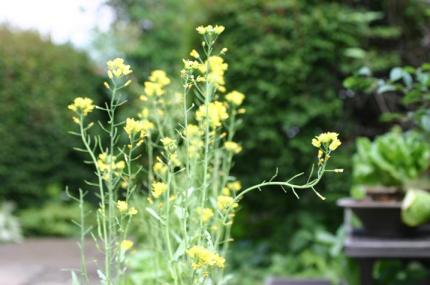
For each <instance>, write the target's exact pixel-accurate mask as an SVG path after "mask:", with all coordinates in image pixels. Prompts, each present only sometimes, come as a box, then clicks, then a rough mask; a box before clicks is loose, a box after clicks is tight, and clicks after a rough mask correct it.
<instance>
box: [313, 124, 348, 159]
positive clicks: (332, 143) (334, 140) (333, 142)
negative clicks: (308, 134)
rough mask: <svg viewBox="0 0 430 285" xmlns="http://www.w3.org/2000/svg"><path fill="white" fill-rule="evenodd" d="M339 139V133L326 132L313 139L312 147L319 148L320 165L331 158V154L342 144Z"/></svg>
mask: <svg viewBox="0 0 430 285" xmlns="http://www.w3.org/2000/svg"><path fill="white" fill-rule="evenodd" d="M338 137H339V134H338V133H334V132H326V133H322V134H320V135H318V136H316V137H315V138H313V139H312V145H313V146H314V147H316V148H318V159H319V163H320V164H321V163H324V162H325V161H327V160H328V159H329V158H330V154H329V152H331V151H335V150H336V149H337V148H338V147H339V146H340V145H341V144H342V143H341V141H340V140H339V138H338Z"/></svg>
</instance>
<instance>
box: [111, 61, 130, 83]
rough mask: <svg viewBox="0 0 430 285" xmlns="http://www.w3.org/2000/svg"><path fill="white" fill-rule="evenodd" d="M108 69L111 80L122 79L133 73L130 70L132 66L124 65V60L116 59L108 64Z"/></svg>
mask: <svg viewBox="0 0 430 285" xmlns="http://www.w3.org/2000/svg"><path fill="white" fill-rule="evenodd" d="M107 68H108V76H109V78H111V79H112V78H114V77H115V78H120V77H122V76H126V75H129V74H130V73H132V72H133V71H132V70H131V68H130V65H127V64H125V63H124V59H122V58H115V59H113V60H109V61H108V62H107Z"/></svg>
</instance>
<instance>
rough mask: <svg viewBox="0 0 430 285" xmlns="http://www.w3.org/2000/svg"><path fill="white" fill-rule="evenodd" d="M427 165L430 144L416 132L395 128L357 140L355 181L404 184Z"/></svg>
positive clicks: (392, 184)
mask: <svg viewBox="0 0 430 285" xmlns="http://www.w3.org/2000/svg"><path fill="white" fill-rule="evenodd" d="M429 165H430V145H429V144H428V143H427V142H426V140H425V138H424V137H423V136H422V135H421V134H419V133H417V132H415V131H410V132H406V133H403V132H402V131H401V130H399V129H394V130H392V131H391V132H389V133H386V134H384V135H381V136H378V137H377V138H376V139H375V140H374V141H373V142H371V141H370V140H369V139H368V138H359V139H358V140H357V152H356V154H355V155H354V157H353V166H354V167H353V177H354V183H355V184H360V185H383V186H404V185H405V184H407V183H409V182H411V181H413V180H415V179H417V178H419V177H420V176H422V175H423V174H424V173H425V171H426V170H427V169H428V167H429Z"/></svg>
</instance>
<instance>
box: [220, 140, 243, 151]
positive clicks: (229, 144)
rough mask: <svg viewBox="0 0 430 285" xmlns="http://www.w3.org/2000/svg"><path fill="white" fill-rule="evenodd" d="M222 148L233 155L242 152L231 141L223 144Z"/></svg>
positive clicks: (240, 148) (236, 144)
mask: <svg viewBox="0 0 430 285" xmlns="http://www.w3.org/2000/svg"><path fill="white" fill-rule="evenodd" d="M224 148H225V149H226V150H227V151H229V152H232V153H235V154H238V153H239V152H241V151H242V147H241V146H240V145H239V144H238V143H235V142H232V141H226V142H225V143H224Z"/></svg>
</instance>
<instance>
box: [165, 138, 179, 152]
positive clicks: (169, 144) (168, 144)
mask: <svg viewBox="0 0 430 285" xmlns="http://www.w3.org/2000/svg"><path fill="white" fill-rule="evenodd" d="M161 143H162V144H163V146H164V149H165V150H167V151H168V152H174V151H175V150H176V141H175V140H174V139H172V138H170V137H164V138H162V139H161Z"/></svg>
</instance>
